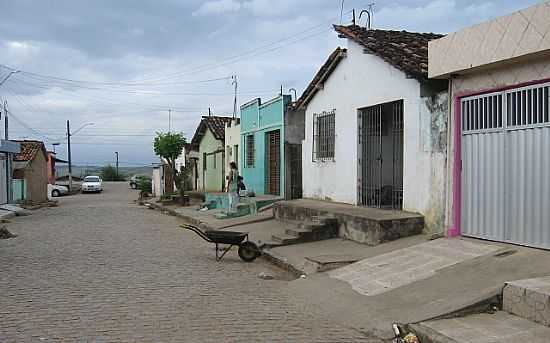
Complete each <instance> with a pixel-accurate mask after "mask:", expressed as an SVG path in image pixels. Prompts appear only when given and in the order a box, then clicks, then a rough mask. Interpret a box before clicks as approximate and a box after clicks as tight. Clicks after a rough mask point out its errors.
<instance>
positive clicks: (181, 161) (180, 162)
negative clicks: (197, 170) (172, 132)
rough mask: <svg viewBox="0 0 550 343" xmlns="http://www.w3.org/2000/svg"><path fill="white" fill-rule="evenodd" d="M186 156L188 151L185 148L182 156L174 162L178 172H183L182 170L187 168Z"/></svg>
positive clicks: (182, 150)
mask: <svg viewBox="0 0 550 343" xmlns="http://www.w3.org/2000/svg"><path fill="white" fill-rule="evenodd" d="M185 154H186V151H185V147H184V148H183V149H181V155H180V156H179V157H178V158H176V160H175V161H174V164H175V165H176V169H177V170H181V168H185V158H186V156H185Z"/></svg>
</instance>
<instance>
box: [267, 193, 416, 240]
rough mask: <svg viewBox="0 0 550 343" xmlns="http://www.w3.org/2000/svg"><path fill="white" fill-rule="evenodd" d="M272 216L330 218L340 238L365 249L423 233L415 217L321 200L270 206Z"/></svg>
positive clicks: (288, 202)
mask: <svg viewBox="0 0 550 343" xmlns="http://www.w3.org/2000/svg"><path fill="white" fill-rule="evenodd" d="M273 212H274V215H275V218H276V219H278V220H281V221H298V222H299V221H303V222H308V221H311V220H312V219H314V218H316V217H323V216H330V217H332V218H335V220H336V222H337V231H338V235H339V236H340V237H342V238H345V239H349V240H352V241H356V242H359V243H364V244H368V245H378V244H381V243H385V242H390V241H393V240H397V239H399V238H402V237H407V236H413V235H418V234H421V233H422V231H423V230H424V217H423V216H422V215H420V214H417V213H409V212H403V211H391V210H382V209H377V208H365V207H359V206H353V205H347V204H339V203H333V202H328V201H321V200H312V199H298V200H292V201H280V202H277V203H275V204H274V207H273ZM289 236H290V235H289ZM294 236H295V235H294ZM280 238H281V239H283V240H290V241H291V240H292V237H288V236H285V237H280Z"/></svg>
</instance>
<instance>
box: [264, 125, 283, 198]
mask: <svg viewBox="0 0 550 343" xmlns="http://www.w3.org/2000/svg"><path fill="white" fill-rule="evenodd" d="M265 137H266V145H265V146H266V156H267V166H266V167H267V173H266V190H267V192H266V193H267V194H273V195H280V194H281V181H280V180H281V138H280V131H279V130H274V131H270V132H268V133H266V136H265Z"/></svg>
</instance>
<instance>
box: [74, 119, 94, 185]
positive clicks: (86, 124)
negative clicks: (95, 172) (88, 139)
mask: <svg viewBox="0 0 550 343" xmlns="http://www.w3.org/2000/svg"><path fill="white" fill-rule="evenodd" d="M90 125H94V123H85V124H83V125H82V126H81V127H79V128H78V129H77V130H76V131H74V132H73V133H71V127H70V122H69V121H68V120H67V155H68V160H69V161H68V162H69V191H72V188H73V174H72V173H73V166H72V164H71V136H74V135H75V134H77V133H78V132H79V131H80V130H82V129H83V128H85V127H86V126H90Z"/></svg>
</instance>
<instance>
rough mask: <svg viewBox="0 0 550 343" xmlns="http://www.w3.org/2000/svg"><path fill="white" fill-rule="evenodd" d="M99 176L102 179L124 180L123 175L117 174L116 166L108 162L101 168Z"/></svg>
mask: <svg viewBox="0 0 550 343" xmlns="http://www.w3.org/2000/svg"><path fill="white" fill-rule="evenodd" d="M101 178H102V179H103V180H104V181H124V175H122V174H117V172H116V168H115V167H113V166H112V165H110V164H109V165H106V166H105V167H103V168H101Z"/></svg>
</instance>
